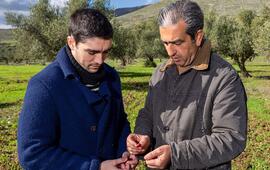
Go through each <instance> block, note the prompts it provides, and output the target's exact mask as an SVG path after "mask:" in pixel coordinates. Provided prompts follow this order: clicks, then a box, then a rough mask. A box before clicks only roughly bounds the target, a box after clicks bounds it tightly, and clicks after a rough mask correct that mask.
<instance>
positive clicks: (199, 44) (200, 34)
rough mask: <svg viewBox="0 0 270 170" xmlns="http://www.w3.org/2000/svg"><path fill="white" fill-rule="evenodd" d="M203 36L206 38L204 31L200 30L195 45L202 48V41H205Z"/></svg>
mask: <svg viewBox="0 0 270 170" xmlns="http://www.w3.org/2000/svg"><path fill="white" fill-rule="evenodd" d="M203 36H204V32H203V30H202V29H200V30H198V31H197V33H196V35H195V43H196V46H198V47H199V46H201V44H202V41H203Z"/></svg>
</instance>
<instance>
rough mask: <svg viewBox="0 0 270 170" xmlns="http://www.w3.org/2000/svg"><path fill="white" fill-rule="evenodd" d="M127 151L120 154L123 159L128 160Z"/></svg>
mask: <svg viewBox="0 0 270 170" xmlns="http://www.w3.org/2000/svg"><path fill="white" fill-rule="evenodd" d="M129 155H130V154H129V153H128V152H124V153H123V154H122V159H124V160H125V161H127V160H128V158H129Z"/></svg>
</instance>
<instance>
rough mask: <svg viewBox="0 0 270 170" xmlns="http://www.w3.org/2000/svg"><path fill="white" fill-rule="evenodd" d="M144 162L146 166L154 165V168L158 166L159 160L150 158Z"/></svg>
mask: <svg viewBox="0 0 270 170" xmlns="http://www.w3.org/2000/svg"><path fill="white" fill-rule="evenodd" d="M145 163H146V165H147V166H148V167H150V166H151V167H155V168H157V167H159V165H160V162H159V160H158V159H150V160H146V161H145Z"/></svg>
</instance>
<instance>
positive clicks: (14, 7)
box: [0, 0, 159, 28]
mask: <svg viewBox="0 0 270 170" xmlns="http://www.w3.org/2000/svg"><path fill="white" fill-rule="evenodd" d="M67 1H68V0H50V2H51V4H53V5H56V6H60V7H63V6H64V5H65V3H66V2H67ZM36 2H37V0H0V28H10V26H8V25H6V23H5V16H4V13H5V12H16V13H20V14H24V15H27V14H29V7H30V6H31V5H33V4H35V3H36ZM155 2H159V0H111V1H110V4H111V6H112V7H113V8H115V9H116V8H123V7H134V6H141V5H145V4H151V3H155Z"/></svg>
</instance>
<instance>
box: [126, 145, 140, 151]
mask: <svg viewBox="0 0 270 170" xmlns="http://www.w3.org/2000/svg"><path fill="white" fill-rule="evenodd" d="M127 149H128V150H129V149H141V147H137V146H136V144H135V145H133V144H130V143H127Z"/></svg>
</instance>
